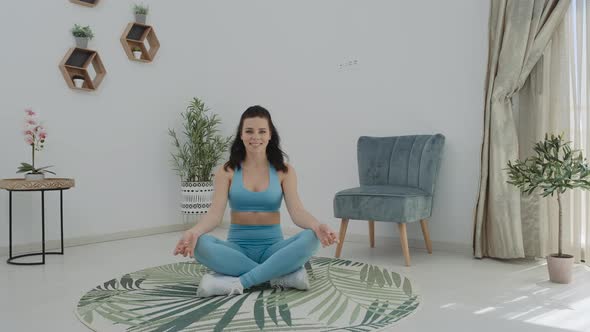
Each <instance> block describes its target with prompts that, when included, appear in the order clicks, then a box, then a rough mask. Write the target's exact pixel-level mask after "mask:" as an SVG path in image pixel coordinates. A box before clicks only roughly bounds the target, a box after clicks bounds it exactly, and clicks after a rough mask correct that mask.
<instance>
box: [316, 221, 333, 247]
mask: <svg viewBox="0 0 590 332" xmlns="http://www.w3.org/2000/svg"><path fill="white" fill-rule="evenodd" d="M313 231H314V232H315V235H316V236H317V237H318V240H320V242H321V243H322V247H329V246H331V245H333V244H334V243H338V238H337V237H336V233H335V232H334V231H333V230H332V228H331V227H330V226H328V225H327V224H319V225H318V226H317V227H315V228H313Z"/></svg>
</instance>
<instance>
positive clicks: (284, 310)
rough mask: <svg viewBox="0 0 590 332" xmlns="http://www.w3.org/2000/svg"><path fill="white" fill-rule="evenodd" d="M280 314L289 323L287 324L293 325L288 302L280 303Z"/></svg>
mask: <svg viewBox="0 0 590 332" xmlns="http://www.w3.org/2000/svg"><path fill="white" fill-rule="evenodd" d="M279 314H280V315H281V318H283V321H284V322H285V323H287V325H289V326H291V325H292V322H291V311H290V310H289V305H288V304H287V303H285V304H281V305H279Z"/></svg>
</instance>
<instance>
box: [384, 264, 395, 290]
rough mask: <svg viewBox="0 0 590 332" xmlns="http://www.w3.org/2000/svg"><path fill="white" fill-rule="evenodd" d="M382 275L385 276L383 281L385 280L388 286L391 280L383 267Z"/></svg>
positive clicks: (391, 282)
mask: <svg viewBox="0 0 590 332" xmlns="http://www.w3.org/2000/svg"><path fill="white" fill-rule="evenodd" d="M383 277H385V281H387V284H389V286H391V285H393V280H391V277H390V276H389V272H388V271H387V269H385V268H384V269H383Z"/></svg>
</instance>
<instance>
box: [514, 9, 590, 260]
mask: <svg viewBox="0 0 590 332" xmlns="http://www.w3.org/2000/svg"><path fill="white" fill-rule="evenodd" d="M588 14H590V13H588V1H586V0H571V5H570V9H569V10H568V12H567V14H566V16H565V18H564V20H563V22H562V23H561V24H560V25H559V27H558V28H557V30H556V32H555V34H554V36H553V38H552V40H551V42H550V43H549V45H548V47H547V49H546V50H545V53H544V55H543V58H542V60H541V61H539V63H538V64H537V65H536V66H535V68H534V69H533V71H532V72H531V74H530V76H529V79H528V80H527V81H526V83H525V85H524V86H523V88H522V89H521V90H520V92H519V98H518V99H519V109H518V114H519V121H518V122H519V125H518V134H519V146H520V148H521V153H520V157H521V158H525V157H527V156H529V155H531V154H532V150H531V149H532V145H533V143H534V142H535V141H539V140H541V139H542V138H543V136H544V135H545V133H546V132H552V133H564V134H565V135H566V137H569V140H570V141H571V142H572V145H573V146H574V148H576V149H580V150H582V151H583V152H584V155H585V156H586V157H589V152H590V131H589V130H590V117H589V116H588V106H589V104H590V96H589V93H588V87H589V85H588V84H590V68H589V67H588V66H589V63H588V62H589V61H588V60H589V55H590V52H589V51H590V50H589V49H588V46H589V43H590V24H589V23H590V22H589V21H590V20H589V17H588ZM521 203H522V211H521V212H522V225H523V240H524V249H525V254H526V255H527V256H546V255H547V254H550V253H554V252H556V251H557V213H558V208H557V204H556V202H555V198H551V197H549V198H540V197H539V196H536V195H534V196H523V197H522V202H521ZM563 210H564V218H563V222H564V229H563V230H564V239H563V240H564V241H563V249H564V252H566V253H569V254H573V255H574V257H575V258H576V261H577V262H579V261H581V260H585V261H586V263H589V261H590V259H589V258H590V257H589V254H590V251H589V250H590V195H589V193H588V192H586V191H581V190H574V191H568V192H567V194H566V195H564V204H563Z"/></svg>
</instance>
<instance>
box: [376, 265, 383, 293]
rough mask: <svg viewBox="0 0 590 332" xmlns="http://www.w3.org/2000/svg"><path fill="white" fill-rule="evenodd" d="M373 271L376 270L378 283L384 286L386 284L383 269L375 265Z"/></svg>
mask: <svg viewBox="0 0 590 332" xmlns="http://www.w3.org/2000/svg"><path fill="white" fill-rule="evenodd" d="M373 271H374V272H375V280H376V281H377V285H379V287H381V288H383V286H385V279H384V278H383V273H381V270H379V267H378V266H375V268H374V269H373Z"/></svg>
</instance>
